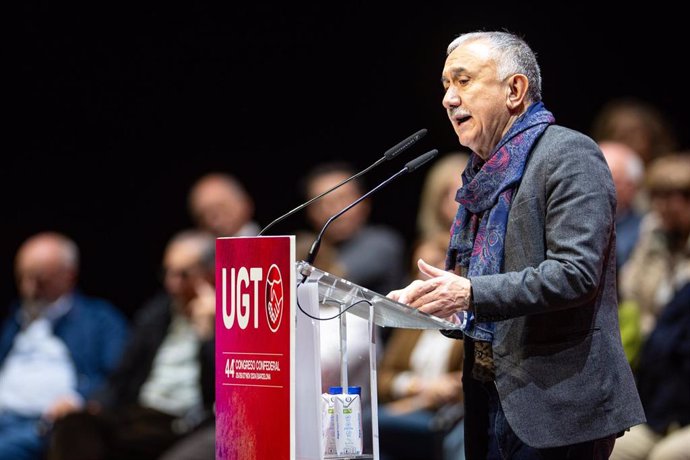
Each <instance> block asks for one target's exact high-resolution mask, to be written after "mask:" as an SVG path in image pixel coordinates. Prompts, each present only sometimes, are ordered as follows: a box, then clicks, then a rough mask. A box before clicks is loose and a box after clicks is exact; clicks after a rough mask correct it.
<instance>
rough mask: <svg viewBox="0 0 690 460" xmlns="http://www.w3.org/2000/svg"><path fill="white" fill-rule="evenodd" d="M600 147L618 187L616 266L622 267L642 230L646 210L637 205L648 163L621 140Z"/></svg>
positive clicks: (605, 142)
mask: <svg viewBox="0 0 690 460" xmlns="http://www.w3.org/2000/svg"><path fill="white" fill-rule="evenodd" d="M599 148H601V151H602V152H603V154H604V157H605V158H606V162H607V163H608V165H609V168H610V169H611V175H612V176H613V184H614V186H615V187H616V199H617V207H616V266H617V267H618V269H619V270H620V267H621V266H622V265H623V263H625V261H626V260H628V257H630V254H631V253H632V250H633V248H634V247H635V244H636V243H637V237H638V235H639V233H640V222H641V221H642V213H641V212H640V211H638V210H636V209H635V208H634V207H633V203H634V201H635V196H637V194H638V192H639V191H640V189H641V188H642V180H643V179H644V164H643V163H642V160H641V159H640V157H639V155H638V154H637V153H635V151H634V150H632V149H631V148H630V147H628V146H627V145H625V144H623V143H621V142H613V141H604V142H601V143H599Z"/></svg>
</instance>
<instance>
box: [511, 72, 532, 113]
mask: <svg viewBox="0 0 690 460" xmlns="http://www.w3.org/2000/svg"><path fill="white" fill-rule="evenodd" d="M528 88H529V80H527V77H526V76H525V75H523V74H521V73H516V74H515V75H511V76H510V77H509V78H508V98H507V100H506V104H507V105H508V108H509V109H511V110H513V109H517V108H518V107H520V106H521V105H522V104H523V103H524V102H525V99H526V96H527V89H528Z"/></svg>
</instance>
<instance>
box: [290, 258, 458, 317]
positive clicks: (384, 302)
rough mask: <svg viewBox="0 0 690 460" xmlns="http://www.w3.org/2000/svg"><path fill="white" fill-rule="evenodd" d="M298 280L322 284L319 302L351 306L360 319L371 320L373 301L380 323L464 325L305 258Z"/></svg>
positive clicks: (297, 263)
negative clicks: (405, 303)
mask: <svg viewBox="0 0 690 460" xmlns="http://www.w3.org/2000/svg"><path fill="white" fill-rule="evenodd" d="M295 269H296V271H297V278H298V281H299V282H301V279H302V277H304V276H306V277H307V282H317V283H318V285H319V303H320V304H326V305H332V306H341V305H344V306H345V307H349V306H350V305H353V306H352V307H351V308H349V309H348V310H347V311H348V312H349V313H352V314H354V315H356V316H359V317H360V318H364V319H366V320H368V319H369V304H372V305H373V306H374V322H375V323H376V324H377V325H378V326H384V327H401V328H406V329H460V325H458V324H453V323H451V322H450V321H447V320H445V319H441V318H438V317H436V316H433V315H429V314H428V313H424V312H421V311H419V310H417V309H416V308H411V307H409V306H407V305H404V304H401V303H398V302H396V301H394V300H391V299H389V298H388V297H386V296H385V295H382V294H379V293H377V292H374V291H371V290H369V289H367V288H365V287H362V286H359V285H357V284H354V283H352V282H350V281H348V280H346V279H343V278H340V277H338V276H335V275H332V274H330V273H328V272H324V271H322V270H320V269H318V268H316V267H314V266H313V265H310V264H308V263H307V262H304V261H302V260H300V261H297V262H296V266H295Z"/></svg>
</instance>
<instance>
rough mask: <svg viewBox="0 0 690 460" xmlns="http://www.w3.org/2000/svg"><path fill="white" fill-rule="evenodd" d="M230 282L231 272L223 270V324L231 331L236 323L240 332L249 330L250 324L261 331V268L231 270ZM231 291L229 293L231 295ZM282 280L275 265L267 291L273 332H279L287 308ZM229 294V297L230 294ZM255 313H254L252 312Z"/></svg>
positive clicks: (266, 306) (267, 317) (269, 325)
mask: <svg viewBox="0 0 690 460" xmlns="http://www.w3.org/2000/svg"><path fill="white" fill-rule="evenodd" d="M229 274H230V280H229V281H230V282H229V283H228V270H227V268H223V269H222V270H221V278H222V279H221V282H222V295H221V297H222V302H223V325H224V326H225V328H226V329H232V328H233V326H234V325H235V323H237V325H238V326H239V327H240V329H243V330H244V329H246V328H247V327H248V326H249V325H250V319H251V318H253V321H251V324H253V326H254V329H258V328H259V308H260V306H259V293H260V289H261V288H260V282H261V281H263V270H262V269H261V268H260V267H250V268H249V270H247V268H246V267H239V268H235V267H232V268H230V273H229ZM228 284H230V286H229V289H228ZM228 291H230V292H228ZM284 292H285V291H284V286H283V277H282V276H281V274H280V269H279V268H278V266H277V265H276V264H273V265H271V267H270V268H269V269H268V274H267V276H266V286H265V288H264V294H265V299H266V300H265V303H264V305H263V307H264V309H265V310H266V320H267V322H268V327H269V328H270V329H271V331H273V332H276V331H277V330H278V328H279V327H280V323H281V321H282V319H283V310H284V306H285V302H284V300H283V298H284ZM228 294H229V295H228ZM252 310H253V311H252Z"/></svg>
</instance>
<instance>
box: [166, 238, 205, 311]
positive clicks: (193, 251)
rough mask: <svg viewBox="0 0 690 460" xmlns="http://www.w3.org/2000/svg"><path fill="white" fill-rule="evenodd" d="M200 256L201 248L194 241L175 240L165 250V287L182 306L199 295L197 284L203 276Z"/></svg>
mask: <svg viewBox="0 0 690 460" xmlns="http://www.w3.org/2000/svg"><path fill="white" fill-rule="evenodd" d="M199 257H200V251H199V248H198V246H197V244H195V243H194V242H193V241H178V242H174V243H172V244H171V245H170V246H169V247H168V249H167V250H166V252H165V257H164V259H163V274H164V284H165V289H166V290H167V291H168V293H169V294H170V296H171V297H172V298H173V299H175V300H176V301H177V302H178V303H179V304H180V305H182V306H185V305H187V303H188V302H189V301H190V300H192V299H193V298H194V297H196V295H197V292H196V289H197V284H198V283H199V282H200V280H201V279H202V277H203V270H202V268H201V266H200V260H199Z"/></svg>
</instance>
